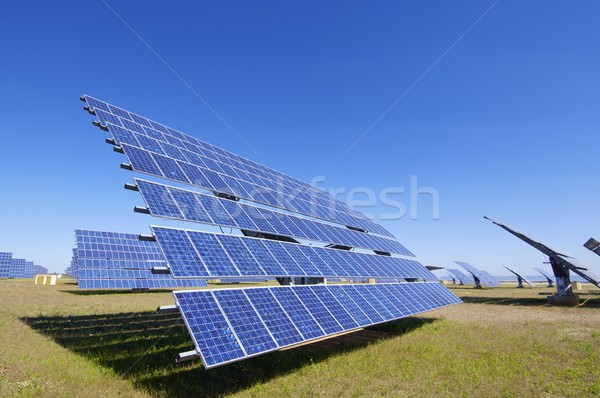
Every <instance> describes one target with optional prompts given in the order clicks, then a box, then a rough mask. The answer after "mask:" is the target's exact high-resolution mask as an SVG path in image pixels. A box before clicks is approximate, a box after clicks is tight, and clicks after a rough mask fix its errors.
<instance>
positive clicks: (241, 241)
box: [151, 226, 437, 280]
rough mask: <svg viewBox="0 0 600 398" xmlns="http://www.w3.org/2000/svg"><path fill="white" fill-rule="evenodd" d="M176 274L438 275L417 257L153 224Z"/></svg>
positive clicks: (154, 231) (157, 237)
mask: <svg viewBox="0 0 600 398" xmlns="http://www.w3.org/2000/svg"><path fill="white" fill-rule="evenodd" d="M151 228H152V232H153V233H154V236H155V237H156V241H157V242H158V244H159V246H160V248H161V249H162V252H163V254H164V256H165V259H166V260H167V263H168V264H169V267H170V269H171V272H172V273H173V275H174V276H175V277H176V278H177V277H190V278H218V277H228V276H252V277H255V276H315V277H347V276H356V277H361V276H362V277H399V278H423V279H429V280H437V278H436V277H435V275H433V274H432V273H431V272H430V271H428V270H427V269H426V268H425V267H423V266H422V265H421V264H420V263H419V262H417V261H415V260H408V259H404V258H398V257H391V256H381V255H375V254H366V253H358V252H351V251H344V250H337V249H328V248H323V247H315V246H306V245H301V244H296V243H287V242H280V241H273V240H267V239H257V238H251V237H242V236H235V235H225V234H214V233H207V232H200V231H186V230H183V229H175V228H164V227H157V226H152V227H151Z"/></svg>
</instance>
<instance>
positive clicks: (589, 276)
mask: <svg viewBox="0 0 600 398" xmlns="http://www.w3.org/2000/svg"><path fill="white" fill-rule="evenodd" d="M484 218H486V219H487V220H490V221H491V222H492V223H494V224H496V225H497V226H499V227H500V228H502V229H504V230H506V231H508V232H510V233H511V234H513V235H515V236H516V237H517V238H519V239H521V240H522V241H524V242H526V243H528V244H529V245H531V246H533V247H535V248H536V249H537V250H539V251H541V252H542V253H544V254H545V255H547V256H548V257H549V258H550V263H551V264H552V265H553V270H554V275H555V276H556V277H557V285H559V283H558V282H559V281H558V279H559V278H561V279H562V278H566V279H568V278H569V276H568V271H569V270H570V271H573V272H575V273H576V274H578V275H579V276H581V277H583V278H584V279H585V280H587V281H588V282H590V283H593V284H594V285H596V286H597V287H600V277H599V276H597V275H596V274H594V273H593V272H591V271H590V270H589V269H588V268H587V267H585V266H584V265H583V264H581V263H580V262H579V261H577V260H576V259H575V258H573V257H571V256H569V255H567V254H566V253H564V252H561V251H558V250H556V249H553V248H551V247H550V246H548V245H547V244H545V243H542V242H541V241H539V240H537V239H534V238H532V237H530V236H528V235H526V234H525V233H523V232H520V231H517V230H516V229H514V228H511V227H509V226H508V225H506V224H503V223H501V222H498V221H494V220H492V219H491V218H489V217H484ZM555 267H558V268H562V269H558V268H555ZM565 271H566V274H563V273H564V272H565ZM557 272H560V273H561V274H563V275H560V276H559V275H557ZM568 285H570V283H568ZM558 287H559V289H560V292H561V293H566V292H565V291H563V290H562V289H564V288H567V286H564V284H563V282H561V283H560V286H558ZM569 289H570V288H569ZM569 289H567V290H569Z"/></svg>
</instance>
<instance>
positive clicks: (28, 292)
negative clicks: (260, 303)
mask: <svg viewBox="0 0 600 398" xmlns="http://www.w3.org/2000/svg"><path fill="white" fill-rule="evenodd" d="M584 286H585V288H584V291H583V293H582V298H583V299H584V300H586V301H585V302H584V304H583V305H582V306H580V307H577V308H558V307H551V306H548V305H547V304H546V295H548V294H551V293H552V289H548V288H535V289H515V288H514V286H509V285H505V286H503V287H500V288H494V289H484V290H474V289H472V288H469V287H451V289H452V290H453V291H454V292H455V293H456V294H457V295H458V296H460V297H461V298H462V299H463V300H464V301H465V303H464V304H461V305H457V306H453V307H449V308H445V309H441V310H437V311H432V312H428V313H426V314H424V315H422V316H418V317H411V318H407V319H403V320H399V321H396V322H392V323H388V324H385V325H380V326H378V327H375V328H371V330H370V331H367V332H363V334H354V335H349V336H346V337H340V338H338V339H336V340H334V341H326V342H322V343H320V344H319V345H314V346H305V347H302V348H298V349H291V350H287V351H283V352H276V353H272V354H268V355H264V356H260V357H256V358H253V359H250V360H247V361H243V362H239V363H236V364H233V365H230V366H225V367H221V368H216V369H213V370H209V371H206V370H204V369H203V367H202V365H201V363H199V361H193V362H188V363H185V364H182V365H176V364H175V363H174V361H173V359H174V358H175V356H176V354H177V353H179V352H182V351H188V350H190V349H192V345H191V342H190V339H189V337H188V335H187V332H186V330H185V328H184V326H183V324H182V322H181V320H180V318H179V317H178V316H175V315H156V314H155V313H154V310H155V309H156V307H157V306H159V305H164V304H172V303H173V299H172V297H171V294H170V293H168V292H151V293H133V294H132V293H104V294H99V293H91V294H90V293H82V292H80V291H77V290H76V286H75V284H74V282H73V281H72V280H62V281H61V282H60V284H59V285H58V286H33V283H32V282H31V281H22V280H21V281H19V280H0V342H1V343H0V344H1V345H0V347H1V349H0V396H3V397H4V396H44V397H53V396H66V397H70V396H79V397H97V396H107V397H114V396H125V397H129V396H131V397H147V396H151V397H162V396H186V397H187V396H229V395H233V396H267V395H268V396H290V397H303V396H306V397H313V396H325V397H346V396H357V397H360V396H418V397H420V396H448V397H457V396H465V397H468V396H490V397H517V396H518V397H528V396H531V397H540V396H541V397H553V396H560V397H564V396H566V397H570V396H572V397H582V396H600V367H599V366H598V364H599V363H600V295H599V293H600V290H598V289H596V288H594V287H591V285H584Z"/></svg>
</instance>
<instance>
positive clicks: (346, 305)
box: [173, 282, 460, 368]
mask: <svg viewBox="0 0 600 398" xmlns="http://www.w3.org/2000/svg"><path fill="white" fill-rule="evenodd" d="M173 295H174V296H175V301H176V304H177V306H178V307H179V308H180V311H181V313H182V315H183V318H184V320H185V323H186V325H187V328H188V331H189V332H190V335H191V336H192V339H193V341H194V346H195V349H196V351H197V353H198V354H199V355H200V356H201V357H202V361H203V363H204V365H205V367H206V368H211V367H215V366H220V365H224V364H227V363H230V362H235V361H239V360H241V359H245V358H248V357H252V356H256V355H261V354H264V353H267V352H270V351H275V350H279V349H281V348H285V347H289V346H294V345H297V344H301V343H305V342H310V341H311V340H315V339H320V338H323V337H326V336H331V335H335V334H339V333H342V332H346V331H350V330H354V329H358V328H363V327H366V326H370V325H375V324H378V323H382V322H388V321H391V320H394V319H399V318H403V317H406V316H410V315H414V314H418V313H421V312H424V311H429V310H432V309H436V308H441V307H444V306H447V305H451V304H456V303H458V302H460V300H459V299H458V298H457V297H456V296H455V295H453V294H452V293H450V291H448V290H447V289H446V288H445V287H443V286H442V285H441V284H439V283H437V282H435V283H401V284H357V285H312V286H294V287H285V286H279V287H268V288H262V287H258V288H243V289H219V290H212V291H210V290H205V291H185V292H182V291H179V292H174V293H173Z"/></svg>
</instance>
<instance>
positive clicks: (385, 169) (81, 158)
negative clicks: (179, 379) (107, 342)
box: [0, 1, 600, 274]
mask: <svg viewBox="0 0 600 398" xmlns="http://www.w3.org/2000/svg"><path fill="white" fill-rule="evenodd" d="M492 4H493V2H492V1H458V2H451V3H450V2H418V3H413V2H392V1H390V2H378V3H377V4H371V3H367V2H364V3H362V2H347V3H342V2H336V3H334V2H328V3H323V2H302V3H285V4H284V3H280V2H273V3H270V2H253V3H251V4H250V3H247V2H239V3H238V2H227V3H226V4H223V3H213V2H211V3H208V2H179V3H177V4H174V5H173V4H169V5H168V6H167V5H165V3H164V2H143V3H142V2H127V4H122V3H120V2H113V1H109V2H106V3H105V2H102V1H90V2H59V3H47V2H40V3H39V4H36V5H35V6H32V5H31V4H28V3H22V2H12V3H10V4H7V5H5V6H4V10H3V13H2V15H1V16H0V37H2V39H1V40H0V50H1V51H2V62H1V63H0V68H1V71H2V73H1V74H0V87H1V88H2V95H0V106H1V109H2V111H1V112H0V123H1V125H2V132H3V138H4V140H3V144H4V145H3V147H4V150H3V151H2V156H1V157H0V166H1V167H0V173H1V178H2V199H1V200H2V206H0V219H1V220H2V222H1V224H0V225H1V226H0V250H5V251H12V252H14V253H15V256H18V257H25V258H28V259H31V260H33V261H35V262H36V263H39V264H41V265H44V266H47V267H48V268H49V269H50V270H51V271H63V270H64V269H65V268H66V267H67V265H68V263H69V260H70V254H71V251H70V249H71V247H72V246H73V243H74V242H73V241H74V239H73V230H74V229H75V228H90V229H100V230H115V231H124V232H142V233H147V232H148V225H149V224H152V223H157V220H153V219H152V218H151V217H149V216H144V215H140V214H135V213H133V212H132V208H133V206H135V205H139V204H142V201H141V198H140V197H139V195H138V194H136V193H134V192H128V191H125V190H123V189H122V185H123V183H124V182H130V181H131V180H132V178H133V177H134V175H133V173H131V172H126V171H123V170H120V169H119V167H118V165H119V163H120V162H121V161H123V158H122V155H119V154H116V153H113V152H111V151H110V147H109V146H107V145H104V144H103V143H102V142H103V140H104V137H105V136H104V135H103V134H102V133H101V132H100V131H99V130H98V129H96V128H93V127H92V126H91V121H92V120H93V119H92V118H91V117H90V116H89V115H87V114H86V113H84V112H83V111H82V110H81V107H82V105H83V103H81V102H80V101H79V100H78V97H79V96H80V95H81V94H83V93H87V94H90V95H92V96H95V97H98V98H101V99H104V100H106V101H108V102H112V103H114V104H116V105H119V106H122V107H125V108H127V109H130V110H132V111H134V112H137V113H140V114H142V115H145V116H147V117H150V118H152V119H154V120H157V121H160V122H163V123H165V124H168V125H170V126H172V127H174V128H177V129H179V130H182V131H185V132H188V133H190V134H193V135H195V136H197V137H199V138H201V139H203V140H205V141H208V142H210V143H212V144H215V145H218V146H221V147H223V148H226V149H228V150H230V151H233V152H235V153H238V154H241V155H243V156H247V157H249V158H251V159H253V160H256V161H258V162H260V163H263V164H265V165H268V166H270V167H273V168H275V169H278V170H281V171H283V172H286V173H288V174H290V175H293V176H295V177H298V178H300V179H302V180H305V181H310V180H312V179H313V178H314V177H315V176H325V182H324V183H322V184H321V186H323V187H334V188H340V187H342V188H345V189H346V192H347V191H348V190H350V189H352V188H354V187H368V188H369V189H371V190H372V191H373V192H375V193H377V194H379V193H380V192H381V191H382V190H384V189H386V188H390V187H405V188H406V189H408V188H409V185H410V178H411V176H416V178H417V181H418V186H419V187H424V186H427V187H433V188H435V189H436V190H437V192H438V193H439V198H440V209H439V210H440V214H439V215H440V217H439V220H434V219H432V212H431V200H430V199H429V198H428V197H427V196H426V195H422V196H421V197H420V200H419V202H418V203H419V211H418V217H417V219H416V220H412V219H411V218H410V217H408V216H405V217H403V218H401V219H398V220H394V221H385V222H384V225H385V226H386V227H387V228H388V229H389V230H391V231H392V232H393V233H394V234H395V235H396V236H397V237H398V238H399V240H400V241H401V242H402V243H403V244H405V245H406V246H407V247H408V248H409V249H411V250H412V251H413V252H415V253H416V254H417V255H418V256H419V257H420V258H421V259H422V260H423V261H424V262H425V263H427V264H438V265H442V266H451V265H452V260H463V261H467V262H470V263H471V264H473V265H475V266H479V267H481V268H485V269H487V270H488V271H490V272H492V273H496V274H506V272H505V271H503V268H501V265H502V264H506V265H508V266H509V267H512V268H514V269H516V270H518V271H522V272H525V273H527V274H531V273H533V271H531V267H532V266H539V265H541V262H542V261H543V260H544V259H543V257H542V255H541V254H539V253H538V252H536V251H535V250H534V249H532V248H529V247H528V246H526V245H525V244H524V243H522V242H520V241H519V240H517V239H516V238H514V237H512V236H510V235H509V234H507V233H506V232H505V231H503V230H501V229H500V228H498V227H496V226H494V225H492V224H491V223H489V222H487V221H485V220H483V218H482V215H483V214H487V215H490V216H492V217H495V218H498V219H499V220H501V221H504V222H506V223H508V224H509V225H514V226H516V227H518V228H519V229H522V230H524V231H527V232H530V233H531V234H533V235H534V236H537V237H539V238H541V239H543V240H546V241H547V242H548V243H550V244H551V245H553V246H556V247H559V248H562V249H564V250H566V251H568V252H570V253H571V254H572V255H574V256H576V257H578V258H579V259H580V260H581V261H582V262H583V263H584V264H587V265H588V266H590V267H591V268H592V269H593V270H595V271H596V272H597V273H598V272H599V270H600V259H599V258H598V257H597V256H595V255H594V254H592V253H588V252H587V250H586V249H584V248H583V247H582V244H583V242H584V241H585V240H586V239H587V238H589V237H590V236H596V237H600V230H599V228H598V226H599V225H600V223H599V215H598V211H597V204H598V197H599V195H600V186H599V185H598V184H597V181H596V178H595V173H596V172H597V170H598V161H597V160H598V156H597V153H598V147H597V145H596V144H597V141H598V140H597V137H598V131H599V129H600V112H598V106H599V105H600V98H599V93H600V79H599V78H598V70H600V48H599V47H598V37H600V25H599V24H598V23H597V21H598V20H599V17H600V3H598V2H594V1H579V2H576V3H575V2H558V1H550V2H549V1H530V2H526V4H524V2H517V1H500V2H498V3H497V4H496V5H495V6H494V7H493V8H492V9H491V10H490V11H489V12H488V13H487V14H485V16H484V17H483V18H482V19H481V20H480V21H479V23H478V24H476V25H475V26H474V27H472V25H473V24H474V22H475V21H477V20H478V19H479V18H480V17H482V15H484V13H485V12H486V10H488V9H489V8H490V6H492ZM32 8H35V10H32ZM111 8H112V10H111ZM113 10H114V12H113ZM470 27H472V29H470V30H469V28H470ZM134 32H135V33H134ZM465 32H468V33H467V34H465ZM462 35H464V36H463V37H462V39H461V40H459V41H458V42H456V41H457V39H459V38H460V37H461V36H462ZM455 42H456V43H455ZM454 43H455V45H454V46H453V44H454ZM449 49H450V51H448V50H449ZM446 51H447V53H446ZM443 54H445V56H443V57H442V58H441V59H440V57H441V56H442V55H443ZM436 60H437V63H436ZM432 65H433V68H431V67H432ZM429 68H431V69H430V70H429V72H428V73H426V74H425V76H424V77H423V78H422V79H420V80H419V77H420V76H422V75H423V73H424V72H426V71H427V70H428V69H429ZM416 82H417V83H416ZM415 83H416V84H415ZM411 86H412V89H411V90H410V91H409V92H408V93H407V94H406V95H404V96H403V97H402V99H401V100H400V101H398V102H397V104H396V105H395V106H394V107H393V108H392V109H391V110H390V111H389V112H388V113H387V114H385V116H384V117H383V118H382V119H381V120H380V122H379V123H377V124H376V125H375V126H374V127H373V128H372V129H371V130H369V132H368V133H367V134H366V135H365V136H364V138H363V139H362V140H360V142H358V144H356V145H355V146H353V147H352V148H351V150H350V151H348V152H346V151H347V150H348V148H349V147H350V146H351V145H352V144H353V143H354V142H355V141H356V140H357V139H358V137H360V136H361V135H362V134H363V133H364V132H365V131H366V130H367V129H369V126H371V125H372V124H373V123H374V122H375V121H376V120H377V119H378V118H379V117H380V116H381V115H382V114H383V113H384V112H385V111H386V110H387V109H388V108H389V107H390V106H391V105H392V104H393V103H394V102H395V101H396V100H397V99H398V98H400V97H401V96H402V95H403V93H405V92H406V91H407V89H409V88H410V87H411ZM201 98H202V100H201ZM203 101H204V102H206V103H207V104H209V105H210V107H212V109H213V110H214V111H216V113H215V112H213V111H211V110H210V109H209V108H208V107H207V106H206V104H205V103H204V102H203ZM217 114H218V115H219V116H220V117H218V116H217ZM223 120H224V121H226V123H227V125H229V126H231V128H232V129H233V130H234V131H235V133H234V132H233V131H232V129H230V128H229V127H228V126H227V125H226V124H225V123H223ZM240 137H241V138H242V139H243V140H242V139H240ZM243 141H245V142H247V143H248V144H249V146H248V145H246V144H245V143H244V142H243ZM344 153H345V154H344ZM340 198H342V199H344V198H345V197H344V196H343V195H342V196H340ZM394 198H395V199H396V200H400V201H401V202H403V203H404V204H405V205H406V206H407V207H409V204H410V203H409V202H410V201H409V198H410V195H409V194H408V192H407V193H405V194H403V195H396V196H395V197H394ZM362 210H364V211H367V212H370V213H376V214H377V213H386V212H389V211H390V209H388V208H386V207H385V206H383V205H381V204H380V205H378V206H376V207H375V208H374V209H362Z"/></svg>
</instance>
